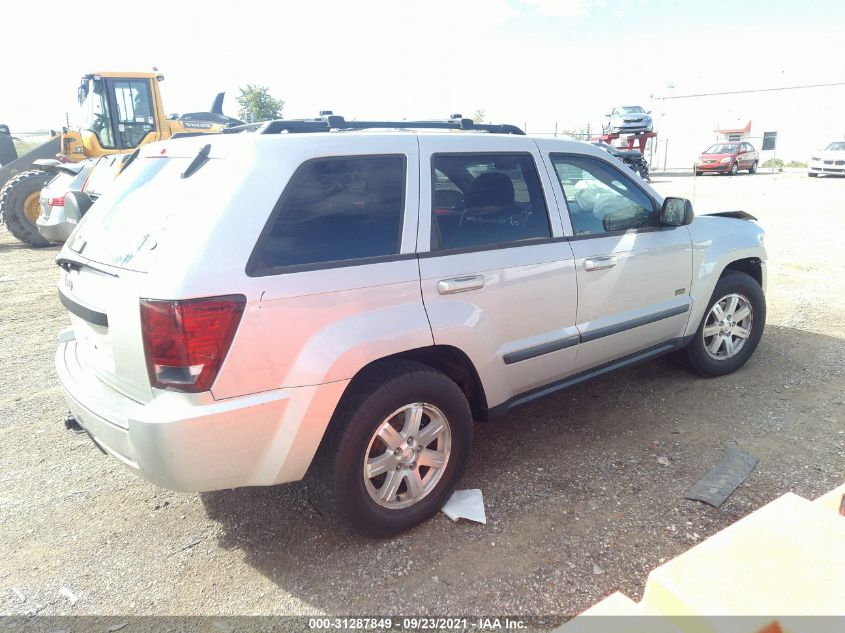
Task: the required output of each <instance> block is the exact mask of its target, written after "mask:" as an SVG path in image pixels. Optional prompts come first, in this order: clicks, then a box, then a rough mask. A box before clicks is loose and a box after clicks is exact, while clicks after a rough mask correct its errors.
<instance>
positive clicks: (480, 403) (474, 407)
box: [346, 345, 488, 421]
mask: <svg viewBox="0 0 845 633" xmlns="http://www.w3.org/2000/svg"><path fill="white" fill-rule="evenodd" d="M393 360H410V361H415V362H417V363H420V364H422V365H426V366H428V367H431V368H432V369H435V370H437V371H439V372H440V373H442V374H444V375H446V376H447V377H448V378H450V379H451V380H453V381H454V382H455V383H456V384H457V385H458V387H460V389H461V391H463V392H464V395H465V396H466V398H467V401H468V402H469V406H470V410H471V411H472V415H473V418H474V419H476V420H481V421H486V420H487V419H488V405H487V397H486V395H485V392H484V385H483V384H482V382H481V378H480V376H479V374H478V370H477V369H476V368H475V365H473V363H472V361H471V360H470V358H469V357H468V356H467V355H466V353H464V352H463V351H462V350H460V349H458V348H457V347H454V346H452V345H429V346H426V347H417V348H414V349H409V350H405V351H402V352H397V353H395V354H390V355H388V356H383V357H381V358H378V359H376V360H373V361H370V362H369V363H367V364H366V365H364V366H363V367H361V368H360V369H359V370H358V371H357V372H356V373H355V375H354V376H353V377H352V380H351V381H350V383H349V386H348V387H347V388H346V392H351V391H352V390H353V389H354V388H355V387H356V386H357V385H358V384H360V382H361V380H362V379H365V376H366V374H367V373H369V371H370V370H371V369H372V368H373V367H375V366H377V365H383V364H385V363H388V362H390V361H393ZM362 377H363V378H362Z"/></svg>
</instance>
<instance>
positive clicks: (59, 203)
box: [50, 196, 65, 207]
mask: <svg viewBox="0 0 845 633" xmlns="http://www.w3.org/2000/svg"><path fill="white" fill-rule="evenodd" d="M50 206H51V207H63V206H65V197H64V196H61V197H59V198H50Z"/></svg>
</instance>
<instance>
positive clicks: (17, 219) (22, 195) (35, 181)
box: [0, 169, 53, 248]
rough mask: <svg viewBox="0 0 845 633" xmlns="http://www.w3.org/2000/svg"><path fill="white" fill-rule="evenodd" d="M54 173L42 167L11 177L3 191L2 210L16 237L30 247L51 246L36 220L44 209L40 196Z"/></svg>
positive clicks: (0, 194)
mask: <svg viewBox="0 0 845 633" xmlns="http://www.w3.org/2000/svg"><path fill="white" fill-rule="evenodd" d="M52 178H53V174H50V173H48V172H46V171H42V170H40V169H33V170H31V171H25V172H23V173H21V174H18V175H17V176H15V177H14V178H12V179H11V180H10V181H9V182H8V183H6V186H5V187H3V190H2V191H0V213H1V214H2V215H3V222H4V223H5V224H6V228H7V229H8V230H9V233H11V234H12V235H13V236H14V237H16V238H17V239H19V240H20V241H21V242H25V243H26V244H29V245H30V246H35V247H37V248H42V247H44V246H50V242H48V241H47V240H45V239H44V238H43V237H42V236H41V234H40V233H39V232H38V226H37V225H36V224H35V221H36V220H37V219H38V214H39V213H40V210H41V204H40V203H39V200H38V198H39V197H40V195H41V190H42V189H43V188H44V187H45V186H46V185H47V183H48V182H50V180H51V179H52Z"/></svg>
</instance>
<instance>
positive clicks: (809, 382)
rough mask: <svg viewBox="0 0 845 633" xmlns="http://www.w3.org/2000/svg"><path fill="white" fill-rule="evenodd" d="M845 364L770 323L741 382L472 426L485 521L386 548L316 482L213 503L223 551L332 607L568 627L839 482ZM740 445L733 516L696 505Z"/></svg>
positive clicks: (651, 380)
mask: <svg viewBox="0 0 845 633" xmlns="http://www.w3.org/2000/svg"><path fill="white" fill-rule="evenodd" d="M843 358H845V340H843V339H839V338H834V337H830V336H823V335H819V334H814V333H809V332H806V331H801V330H796V329H791V328H786V327H779V326H769V327H767V330H766V333H765V335H764V337H763V340H762V342H761V345H760V347H759V349H758V350H757V352H756V354H755V355H754V357H752V359H751V360H750V361H749V363H748V364H747V365H746V366H745V367H744V368H743V369H742V370H740V371H739V372H737V373H735V374H734V375H732V376H727V377H723V378H716V379H702V378H699V377H696V376H693V375H691V374H689V373H687V372H685V371H683V370H682V369H680V368H678V367H676V366H675V364H674V363H673V362H672V361H671V360H670V359H668V358H664V359H658V360H656V361H652V362H649V363H646V364H643V365H641V366H639V367H638V368H636V369H634V370H628V371H625V372H620V373H617V374H615V375H611V376H606V377H602V378H600V379H597V380H595V381H592V382H590V383H586V384H583V385H580V386H577V387H574V388H572V389H570V390H568V391H566V392H563V393H561V394H558V395H556V396H554V397H551V398H549V399H546V400H544V401H543V402H540V403H537V404H535V405H532V406H528V407H525V408H523V409H520V410H518V411H515V412H513V413H512V414H510V415H509V416H507V417H506V418H504V419H502V420H498V421H495V422H489V423H476V424H475V441H474V445H473V449H472V455H471V461H470V463H469V465H468V468H467V471H466V473H465V475H464V478H463V481H462V482H461V484H460V486H459V488H479V489H481V490H482V491H483V494H484V499H485V506H486V511H487V516H488V523H487V525H479V524H475V523H470V522H466V521H461V522H458V523H452V522H451V521H449V520H448V519H447V518H446V517H445V516H444V515H442V514H438V515H437V516H435V517H434V518H433V519H432V520H430V521H428V522H427V523H425V524H423V525H421V526H419V527H417V528H415V529H414V530H411V531H410V532H407V533H405V534H402V535H400V536H398V537H396V538H394V539H390V540H374V539H370V538H367V537H364V536H360V535H358V534H354V533H351V532H349V531H348V530H346V529H345V528H343V527H342V526H339V525H337V524H336V523H334V521H332V520H331V519H329V518H326V517H324V516H322V515H321V514H320V512H319V510H318V509H317V507H316V505H315V503H314V501H313V495H312V493H311V491H310V490H309V484H308V483H307V481H306V482H305V483H303V482H300V483H295V484H289V485H285V486H277V487H272V488H245V489H238V490H228V491H221V492H214V493H205V494H203V495H202V502H203V504H204V507H205V509H206V511H207V513H208V516H209V518H210V519H212V520H213V521H215V522H217V523H218V525H219V530H218V541H219V544H220V546H221V547H223V548H225V549H229V550H239V551H240V552H241V553H242V555H243V558H244V560H245V561H246V562H247V563H248V564H250V565H251V566H253V567H254V568H255V569H256V570H258V571H259V572H260V573H261V574H263V575H264V576H265V577H266V578H268V579H269V580H271V581H272V582H273V583H275V584H276V585H277V586H278V587H279V588H280V589H281V590H283V591H284V592H286V593H288V594H290V595H293V596H296V597H297V598H299V599H300V600H302V601H303V602H305V603H307V604H308V605H311V607H312V608H314V609H315V610H317V611H320V612H324V613H329V614H356V613H357V614H361V613H366V614H379V615H381V614H393V615H396V614H399V613H403V614H429V615H447V614H449V613H451V614H458V613H460V614H466V615H469V614H488V615H489V614H491V613H496V614H515V613H518V614H523V615H526V614H527V613H528V612H529V611H531V612H536V613H537V614H545V615H549V614H558V615H559V616H566V615H572V614H573V613H576V612H578V611H579V610H582V609H584V608H586V607H587V606H589V605H590V604H592V603H593V602H595V601H596V600H598V599H599V598H600V597H602V596H604V595H607V594H608V593H610V592H612V591H613V590H616V589H621V590H623V591H625V592H626V593H627V594H628V595H629V596H632V597H634V598H636V597H637V596H638V592H641V590H642V586H643V583H644V581H645V578H646V576H647V574H648V572H649V571H650V570H651V569H652V568H653V567H655V566H657V565H658V564H659V562H662V561H661V559H663V558H671V557H673V556H676V555H677V554H679V553H681V552H683V551H685V550H686V549H688V548H689V547H691V546H692V545H693V544H694V543H695V542H698V541H699V540H700V539H701V538H704V537H706V536H708V535H710V534H713V533H715V532H716V531H718V530H719V529H722V528H723V527H725V526H726V525H728V524H730V523H732V522H733V521H735V520H737V519H738V518H740V517H742V516H744V515H746V514H748V513H749V512H751V511H752V510H754V509H756V508H758V507H760V506H762V505H764V504H765V503H767V502H769V501H771V500H772V499H774V498H776V497H777V496H779V495H781V494H783V493H785V492H787V491H790V490H792V491H794V492H796V493H798V494H801V495H804V496H807V497H811V498H812V497H814V496H816V495H817V494H820V493H821V492H824V491H826V490H828V489H830V488H832V487H834V486H835V485H837V484H838V483H841V479H842V476H843V473H845V456H844V455H845V451H842V447H841V446H838V445H836V444H834V443H833V440H834V439H837V438H838V439H839V440H840V441H841V439H842V436H841V435H839V436H836V429H837V428H838V429H841V428H842V420H843V419H845V406H844V405H845V402H843V401H845V397H843V396H842V390H843V384H842V383H843V380H842V373H841V372H842V369H843V363H842V359H843ZM831 418H835V419H838V420H839V422H838V424H834V423H831V422H830V419H831ZM727 445H733V446H738V447H739V448H741V449H743V450H747V451H749V452H752V453H753V454H754V455H755V456H757V457H758V458H759V459H760V465H759V466H758V467H757V469H756V470H755V471H754V472H752V474H751V476H750V477H749V478H748V480H746V482H745V483H744V484H743V485H741V486H740V487H739V489H738V490H737V491H736V492H734V494H733V495H732V496H731V497H730V498H729V499H728V501H727V502H725V504H724V505H723V506H722V507H721V508H718V509H717V508H711V507H709V506H705V505H703V504H698V503H695V502H691V501H686V500H684V498H683V495H684V492H685V491H686V490H688V489H689V487H690V486H691V485H692V484H694V483H695V482H696V481H697V480H698V479H699V478H700V477H702V476H703V475H704V474H705V473H706V472H708V471H709V470H710V469H711V468H712V467H713V466H715V465H716V463H717V462H718V461H719V457H720V455H721V452H722V450H723V448H724V447H725V446H727ZM693 534H694V535H693ZM596 568H600V569H601V570H603V571H602V572H601V573H599V572H597V571H595V570H596ZM605 572H606V573H605Z"/></svg>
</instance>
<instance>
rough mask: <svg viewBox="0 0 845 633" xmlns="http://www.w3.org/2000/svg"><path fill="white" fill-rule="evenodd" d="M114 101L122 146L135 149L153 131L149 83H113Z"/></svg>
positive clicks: (143, 81) (139, 81)
mask: <svg viewBox="0 0 845 633" xmlns="http://www.w3.org/2000/svg"><path fill="white" fill-rule="evenodd" d="M114 100H115V103H116V105H117V127H118V132H119V133H120V136H121V137H122V139H123V143H122V146H123V147H125V148H129V147H136V146H137V145H138V144H139V143H140V142H141V141H142V140H143V139H144V137H145V136H146V135H147V134H148V133H149V132H150V131H151V130H154V129H155V124H154V119H153V102H152V98H151V96H150V86H149V83H148V82H147V81H145V80H126V81H124V80H121V81H115V82H114Z"/></svg>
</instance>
